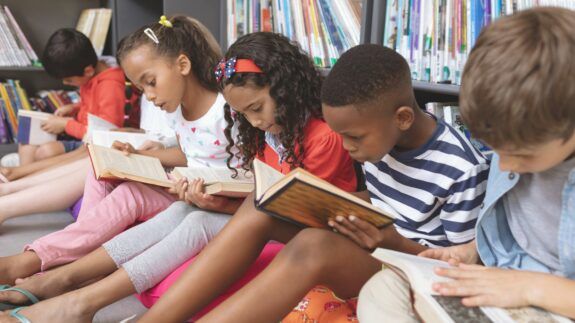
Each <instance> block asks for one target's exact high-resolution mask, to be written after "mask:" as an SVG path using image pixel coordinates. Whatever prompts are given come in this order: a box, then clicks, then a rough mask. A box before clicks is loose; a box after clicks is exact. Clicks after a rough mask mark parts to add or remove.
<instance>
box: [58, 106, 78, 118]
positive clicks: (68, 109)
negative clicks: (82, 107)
mask: <svg viewBox="0 0 575 323" xmlns="http://www.w3.org/2000/svg"><path fill="white" fill-rule="evenodd" d="M73 112H74V105H73V104H66V105H63V106H61V107H59V108H58V109H57V110H56V111H55V112H54V115H55V116H58V117H67V116H70V115H71V114H72V113H73Z"/></svg>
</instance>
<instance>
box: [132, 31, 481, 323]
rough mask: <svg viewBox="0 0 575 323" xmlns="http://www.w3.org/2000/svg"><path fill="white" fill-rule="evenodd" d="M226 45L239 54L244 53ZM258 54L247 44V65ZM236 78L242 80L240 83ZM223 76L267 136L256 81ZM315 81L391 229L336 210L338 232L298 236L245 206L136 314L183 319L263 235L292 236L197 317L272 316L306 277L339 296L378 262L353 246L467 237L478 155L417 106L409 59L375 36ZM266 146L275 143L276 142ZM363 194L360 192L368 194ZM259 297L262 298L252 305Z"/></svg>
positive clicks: (238, 268)
mask: <svg viewBox="0 0 575 323" xmlns="http://www.w3.org/2000/svg"><path fill="white" fill-rule="evenodd" d="M238 42H239V40H238ZM266 46H270V45H266ZM230 52H231V53H228V55H229V56H237V59H238V60H239V59H240V58H244V57H246V56H245V55H246V53H247V51H246V53H242V55H239V54H238V55H234V54H235V53H234V52H233V51H232V50H231V49H230ZM259 52H260V51H259V50H252V51H251V52H250V57H255V59H254V60H255V62H256V64H258V66H259V64H260V63H259V60H257V55H258V53H259ZM283 59H284V56H282V57H281V58H279V57H278V58H276V59H270V58H268V59H267V60H263V61H262V63H261V64H262V65H264V64H270V65H274V64H275V65H276V66H275V67H274V69H277V70H279V71H282V70H283V68H282V66H277V64H276V63H275V62H277V61H278V60H279V61H281V60H283ZM292 66H294V65H290V68H293V67H292ZM230 70H233V69H230ZM265 73H267V72H265V70H264V76H265V75H266V74H265ZM272 80H273V78H272ZM236 82H239V84H247V86H246V88H247V89H246V88H241V87H238V86H237V85H236V84H237V83H236ZM244 82H245V83H244ZM291 84H293V86H294V87H295V88H297V87H299V86H305V84H302V83H300V82H292V83H291ZM224 85H225V87H224V94H225V96H226V99H227V100H228V102H229V103H230V105H231V106H232V107H234V109H235V110H236V111H237V112H239V114H238V117H239V118H240V119H242V118H245V119H247V120H249V121H250V122H252V123H254V124H258V126H259V127H261V129H267V130H268V132H270V133H271V132H272V130H274V129H275V128H276V124H275V123H274V122H272V120H269V121H268V120H265V119H263V118H261V117H259V116H260V115H266V114H267V113H268V112H267V110H266V107H267V104H268V103H267V102H268V101H267V100H266V98H265V97H262V96H261V92H259V91H258V88H257V87H256V88H252V87H250V83H249V82H246V81H245V80H243V77H242V75H241V74H239V75H233V76H232V78H230V80H228V81H224ZM264 85H265V83H264ZM240 89H241V90H242V91H240ZM323 89H324V91H323V98H324V103H325V105H324V109H323V115H324V117H325V118H326V120H327V121H328V122H329V123H330V125H331V126H332V127H333V128H334V130H335V131H336V132H340V133H341V134H343V140H344V148H346V149H347V150H349V151H350V152H351V155H352V157H354V158H356V159H357V160H359V161H367V162H369V163H366V165H365V169H366V174H367V180H368V188H369V192H370V195H371V197H372V200H373V203H375V204H376V205H377V203H387V204H389V205H391V206H392V207H393V208H394V209H395V210H396V211H397V213H399V214H400V217H399V218H398V219H397V220H396V226H392V227H387V228H385V229H383V230H382V231H379V230H378V229H377V228H375V227H373V226H370V225H368V224H367V223H363V222H361V221H359V220H358V219H356V218H354V217H351V218H347V217H346V218H344V217H338V218H337V219H338V220H339V221H341V222H340V223H332V225H334V227H335V228H337V230H338V231H339V232H340V233H341V234H338V233H334V232H331V231H329V230H321V229H305V230H304V231H303V232H301V233H299V232H300V231H301V229H302V228H301V227H297V226H295V225H292V224H291V223H289V222H286V221H282V220H279V219H276V218H275V217H271V216H268V215H266V214H264V213H261V212H259V211H257V210H256V209H255V208H254V206H253V204H251V203H250V204H244V205H242V207H241V208H240V210H238V212H237V213H236V214H235V215H234V217H233V218H232V219H231V220H230V222H229V223H228V224H227V225H226V227H224V229H223V230H222V232H220V234H219V235H218V236H217V237H216V238H215V239H214V240H213V241H212V242H211V243H210V244H208V246H207V247H206V248H205V249H204V250H203V251H202V253H200V255H199V256H198V257H197V258H196V260H195V262H194V263H193V264H192V265H191V266H190V267H189V268H188V269H187V271H186V272H184V274H183V275H182V276H181V277H180V279H179V281H178V282H177V283H176V284H175V285H173V286H172V288H171V289H170V290H169V291H168V292H167V293H166V294H165V295H164V296H163V297H162V298H161V299H160V300H159V301H158V303H156V305H155V306H154V307H152V309H151V310H150V311H148V312H147V313H146V314H145V316H144V317H143V318H142V319H141V321H142V322H155V321H158V320H160V319H161V320H162V321H164V322H177V321H182V320H184V319H186V318H188V317H190V316H191V315H192V314H193V313H195V312H197V311H198V310H199V309H200V308H201V307H202V306H204V305H205V304H207V303H208V302H209V301H210V300H211V299H213V298H214V297H215V296H216V295H218V294H219V293H221V292H222V291H223V290H224V289H225V288H226V287H227V286H229V284H230V283H231V282H233V281H234V280H235V279H237V278H238V277H239V276H240V275H241V274H242V273H243V271H244V270H245V269H246V268H247V266H248V265H249V264H250V263H251V262H252V261H253V260H254V259H255V257H256V256H257V255H258V253H259V251H260V250H261V248H262V247H263V246H264V244H265V243H266V242H267V241H269V240H276V241H281V242H288V241H290V240H291V239H292V238H294V237H296V238H295V240H292V241H290V242H289V244H288V245H287V246H286V248H287V249H285V251H282V252H281V253H280V254H279V255H278V256H277V257H276V259H275V260H274V261H273V262H272V265H270V267H268V268H267V269H266V270H265V271H264V272H263V273H262V274H260V275H259V276H258V277H257V278H256V279H255V280H253V281H252V282H251V283H249V284H248V285H246V286H245V287H244V288H243V289H242V290H240V291H239V292H238V293H236V294H235V295H234V296H232V298H230V299H228V300H227V301H226V302H224V303H222V305H221V306H219V307H218V308H216V310H214V311H212V312H210V313H209V314H208V315H207V316H206V317H204V319H205V320H206V321H215V322H230V321H234V322H237V321H245V322H253V321H265V322H273V321H279V320H281V319H282V317H284V316H285V315H287V314H288V313H289V312H290V310H291V309H293V308H294V307H295V305H297V302H298V301H299V300H301V299H302V297H303V296H304V295H305V294H306V293H307V292H308V291H309V290H310V289H312V287H314V286H316V285H317V284H325V285H328V286H329V287H332V288H333V289H334V291H335V292H336V293H337V294H338V295H340V296H341V297H345V298H348V297H353V296H356V295H357V294H358V292H359V289H360V287H361V286H362V285H363V283H364V282H365V281H367V279H368V278H369V277H370V276H371V275H373V274H375V273H376V272H377V270H378V269H379V268H380V267H381V263H379V262H377V261H376V260H375V259H373V258H372V257H371V256H370V255H369V253H368V252H367V251H366V250H364V249H363V248H366V249H370V248H373V247H375V246H377V245H383V246H389V247H393V248H396V249H399V250H404V251H409V252H411V253H416V252H419V251H421V250H424V249H425V248H427V247H429V246H431V247H434V246H442V245H451V244H457V243H464V242H467V241H469V240H470V239H472V238H473V225H474V222H475V218H476V216H477V212H478V209H479V205H480V203H481V200H482V199H483V195H484V186H485V179H486V174H487V169H488V165H487V163H486V160H485V159H484V158H483V157H482V156H481V154H480V153H478V152H477V151H476V150H474V148H473V147H472V146H471V144H470V143H469V142H468V141H467V140H466V139H465V138H463V136H461V135H459V133H457V131H456V130H454V129H452V128H450V127H448V126H447V125H445V124H443V123H441V122H438V121H436V120H435V119H434V118H433V117H431V116H429V115H427V114H425V113H424V112H423V111H422V110H420V109H419V108H418V107H417V104H416V103H415V98H414V95H413V89H412V88H411V81H410V73H409V67H408V65H407V63H406V62H405V60H404V59H403V58H402V57H401V56H400V55H399V54H397V53H395V52H394V51H392V50H389V49H384V48H381V47H378V46H375V45H373V46H370V45H364V46H359V47H357V48H355V49H352V50H350V51H349V52H348V53H346V54H344V55H342V57H341V58H340V60H339V61H338V63H337V64H336V65H335V67H334V68H333V69H332V71H331V72H330V74H329V76H328V78H327V80H326V82H325V84H324V87H323ZM270 93H273V87H272V88H270ZM278 94H284V93H282V92H279V93H278ZM285 95H286V96H287V93H286V94H285ZM304 117H305V115H304ZM280 135H281V134H280ZM268 137H269V136H268ZM251 138H252V140H249V141H243V140H242V141H241V142H242V143H244V144H245V143H246V142H247V143H252V144H254V145H255V143H256V142H257V140H255V139H256V138H257V139H258V140H261V139H259V138H261V137H251ZM269 140H270V139H268V141H269ZM281 142H282V145H285V144H286V143H284V142H283V141H281ZM272 143H273V142H272ZM274 146H276V147H278V145H277V144H276V145H274ZM276 151H282V149H281V146H279V149H276ZM246 156H248V157H249V156H250V155H249V154H246ZM304 156H306V155H305V154H304ZM322 158H324V159H325V162H324V164H323V165H322V169H330V168H329V167H330V166H329V165H330V163H333V160H334V158H333V157H332V155H331V154H329V153H326V154H325V155H324V156H322ZM318 160H319V158H318ZM308 165H309V163H306V161H305V160H304V166H308ZM367 193H368V192H363V193H362V194H361V195H362V196H364V198H365V199H369V197H368V194H367ZM349 219H351V220H349ZM396 227H397V229H395V228H396ZM352 230H353V231H352ZM298 233H299V234H298ZM296 235H297V236H296ZM344 235H346V236H349V238H348V237H346V236H344ZM404 237H405V238H404ZM364 239H365V240H364ZM230 250H233V252H230ZM262 299H265V300H266V304H265V307H262V306H258V304H260V303H261V300H262ZM246 308H251V309H256V308H257V310H254V311H246V310H245V309H246ZM168 309H169V310H168Z"/></svg>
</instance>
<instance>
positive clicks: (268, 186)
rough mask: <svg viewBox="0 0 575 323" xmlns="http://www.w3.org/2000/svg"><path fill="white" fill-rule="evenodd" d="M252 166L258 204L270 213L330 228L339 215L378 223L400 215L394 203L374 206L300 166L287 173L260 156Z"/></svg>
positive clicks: (378, 224)
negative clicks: (379, 206) (268, 163)
mask: <svg viewBox="0 0 575 323" xmlns="http://www.w3.org/2000/svg"><path fill="white" fill-rule="evenodd" d="M253 168H254V174H255V203H256V206H257V208H258V209H261V210H262V211H264V212H266V213H268V214H270V215H271V216H275V217H278V218H281V219H284V220H287V221H290V222H293V223H296V224H298V225H303V226H309V227H316V228H327V227H328V224H327V223H328V221H329V220H330V219H333V218H335V217H336V216H338V215H343V216H349V215H355V216H357V217H358V218H361V219H362V220H365V221H367V222H370V223H371V224H373V225H375V226H376V227H384V226H386V225H389V224H391V223H393V220H394V218H395V217H396V216H397V213H396V212H395V211H394V210H393V209H392V208H391V207H388V208H386V209H380V208H378V207H375V206H374V205H372V204H371V203H369V202H367V201H364V200H362V199H360V198H359V197H356V196H354V195H353V194H350V193H348V192H346V191H344V190H342V189H340V188H338V187H336V186H334V185H332V184H330V183H328V182H327V181H324V180H323V179H320V178H318V177H316V176H314V175H313V174H311V173H309V172H307V171H305V170H303V169H301V168H296V169H294V170H292V171H291V172H290V173H288V174H287V175H285V176H284V175H283V174H282V173H280V172H278V171H277V170H275V169H274V168H272V167H271V166H269V165H267V164H265V163H264V162H262V161H260V160H258V159H255V160H254V163H253Z"/></svg>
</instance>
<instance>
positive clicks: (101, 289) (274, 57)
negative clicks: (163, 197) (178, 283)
mask: <svg viewBox="0 0 575 323" xmlns="http://www.w3.org/2000/svg"><path fill="white" fill-rule="evenodd" d="M217 75H218V79H219V80H220V83H221V85H222V87H223V93H224V95H225V97H226V100H227V101H228V102H229V104H230V105H231V106H232V107H233V109H234V111H235V112H234V113H233V114H232V113H231V111H230V107H229V106H228V105H226V116H227V120H228V124H227V127H226V136H227V138H228V140H229V144H228V146H227V151H228V152H229V154H230V156H229V157H230V159H228V162H227V163H228V166H229V167H232V166H234V163H233V162H232V161H233V160H234V159H235V158H240V159H242V161H243V163H242V165H244V166H243V167H244V169H246V170H247V169H248V166H247V165H249V164H250V162H251V161H252V160H253V159H254V158H259V159H261V160H262V161H264V162H265V163H267V164H269V165H270V166H272V167H274V168H275V169H277V170H281V171H282V172H284V173H286V172H288V171H289V170H290V169H292V168H294V167H295V166H302V167H305V168H306V169H308V170H309V171H310V172H312V173H315V174H317V175H318V176H320V177H321V178H324V179H326V180H328V181H330V182H332V183H334V184H335V185H337V186H339V187H340V188H342V189H344V190H346V191H353V190H355V188H356V176H355V172H354V169H353V165H352V160H351V158H350V157H349V155H348V154H347V152H346V151H345V150H344V149H343V146H342V140H341V137H340V136H339V135H337V134H336V133H334V132H333V131H331V130H330V129H329V127H328V126H327V124H326V123H325V122H324V121H323V120H322V119H321V105H320V97H319V94H320V85H321V83H320V76H319V73H318V71H316V70H315V68H314V67H313V64H312V62H311V60H310V59H309V58H308V57H307V56H306V55H305V54H304V53H302V52H301V51H300V50H299V48H298V47H296V46H294V45H292V44H290V43H289V40H288V39H287V38H285V37H284V36H281V35H278V34H272V33H252V34H249V35H246V36H244V37H241V38H240V39H238V40H237V42H236V43H234V44H233V45H232V46H231V47H230V49H229V50H228V53H227V54H226V59H225V60H223V61H222V62H220V64H219V65H218V68H217ZM237 122H239V127H238V136H237V139H235V138H234V137H233V136H232V129H233V128H234V125H235V124H236V123H237ZM235 147H237V148H238V149H239V151H235V150H234V149H235ZM240 171H241V170H240ZM188 193H189V192H188ZM193 194H197V190H196V192H195V193H193ZM252 198H253V197H252ZM179 207H180V208H181V205H180V206H179ZM171 208H172V207H170V209H171ZM246 210H250V211H249V212H250V214H251V212H255V210H253V201H252V200H251V199H250V197H248V198H247V199H246V201H245V203H243V204H242V206H241V208H240V210H239V211H238V213H236V214H235V215H234V216H233V217H231V220H230V221H235V219H236V217H238V216H239V221H240V222H243V221H250V223H252V224H254V225H257V226H258V227H259V229H258V232H259V233H258V234H260V235H261V234H263V233H265V232H266V231H267V229H266V227H268V228H269V222H270V221H271V222H274V223H276V224H277V227H278V229H279V228H281V227H285V228H283V230H285V231H286V232H290V231H296V230H298V228H296V227H294V226H293V225H290V224H287V223H285V222H282V221H274V220H272V219H271V218H269V217H268V216H267V215H264V214H259V213H256V214H258V215H257V217H258V218H257V219H255V220H253V219H250V218H251V216H250V217H246V214H243V213H245V211H246ZM242 211H243V213H242ZM252 216H253V215H252ZM155 220H156V219H152V220H150V221H155ZM227 220H228V219H226V221H227ZM163 221H170V219H169V217H164V218H163ZM257 222H260V223H259V224H258V223H257ZM148 223H150V222H148ZM148 223H143V224H142V225H140V226H138V227H136V228H133V229H131V230H129V231H134V230H138V229H140V227H142V226H146V225H147V224H148ZM204 223H205V225H209V223H207V221H204ZM230 224H231V223H230ZM158 225H160V224H158V223H157V225H156V227H158ZM152 229H153V228H152ZM252 230H253V228H252ZM279 230H282V229H279ZM129 231H126V232H125V233H124V234H122V235H120V236H118V237H117V239H113V240H112V241H110V242H109V243H108V244H105V245H104V248H101V249H99V250H97V251H95V252H94V253H92V254H90V255H88V256H86V257H84V258H82V259H80V260H78V261H77V262H75V263H73V264H70V265H68V266H64V267H61V268H58V269H55V270H54V271H53V272H50V273H46V274H45V275H42V276H46V277H48V276H52V277H53V276H54V275H55V274H57V273H59V275H60V279H61V278H62V277H67V276H66V275H70V274H73V275H74V276H75V277H79V279H78V280H77V281H76V284H81V283H82V282H86V281H89V280H91V279H94V278H97V277H99V276H102V275H105V274H109V273H111V272H112V271H113V270H116V268H117V267H116V266H117V265H122V268H121V269H119V270H117V271H116V272H115V273H114V274H112V275H110V276H108V277H107V278H105V279H103V280H101V281H99V282H97V283H95V284H93V285H89V286H87V287H85V288H82V289H80V290H77V291H74V292H70V293H68V294H65V295H62V296H60V297H57V298H53V299H50V300H47V301H45V302H41V303H39V304H37V305H35V306H32V307H31V308H29V309H27V310H22V312H21V313H22V314H23V315H25V316H27V317H28V318H30V319H33V318H34V317H36V315H38V314H39V313H41V312H43V314H40V315H42V316H43V317H50V318H51V319H52V320H57V321H61V320H68V319H71V318H74V319H78V313H79V312H78V311H76V309H78V310H80V311H84V314H83V316H82V318H88V319H89V318H90V317H91V315H93V314H94V313H95V312H96V310H98V309H99V308H101V307H102V306H104V305H106V304H109V303H111V302H113V301H116V300H119V299H120V298H123V297H125V295H130V294H131V293H134V292H135V291H136V290H138V289H139V287H143V286H147V287H150V286H151V285H153V283H146V285H140V283H141V282H144V281H146V280H150V278H151V277H138V276H134V274H136V273H139V274H140V275H143V274H145V273H144V272H138V271H137V270H136V269H138V266H142V265H144V266H145V267H146V268H148V270H151V271H152V272H148V273H147V275H154V273H153V271H154V270H161V269H162V268H159V267H164V265H163V262H169V259H168V258H174V257H177V255H174V253H173V251H174V250H179V249H180V248H179V247H178V246H177V245H175V244H177V243H178V242H177V241H175V240H173V239H172V241H171V242H169V241H167V240H169V239H170V237H169V236H168V237H166V239H164V241H162V242H160V243H158V244H157V245H156V246H154V247H152V248H150V249H148V250H145V251H143V253H142V254H141V255H140V256H137V257H135V258H133V259H131V260H129V259H125V260H126V261H127V262H125V263H117V264H116V262H115V261H116V260H117V259H119V258H118V257H117V250H114V249H113V248H110V247H112V246H116V247H120V246H121V244H127V243H129V244H131V245H134V247H135V245H137V244H140V243H143V244H146V242H144V241H147V240H148V239H146V238H145V237H143V236H141V234H138V235H136V236H134V235H132V233H129ZM148 232H149V231H148ZM251 233H252V235H253V233H254V232H253V231H252V232H251ZM149 234H152V233H149ZM124 235H125V238H127V237H128V236H130V237H132V239H131V240H132V241H130V240H126V239H125V238H122V236H124ZM244 236H245V234H243V235H242V237H241V239H240V236H238V239H236V241H235V242H234V244H236V247H235V248H238V247H240V245H242V246H241V247H242V248H245V246H243V244H246V243H249V244H252V243H254V242H253V241H250V240H256V239H257V240H258V241H260V243H262V245H261V246H260V247H259V249H261V248H263V246H264V245H265V243H266V242H267V241H268V239H265V238H256V239H250V238H248V239H246V237H244ZM134 238H136V239H137V240H135V241H134V240H133V239H134ZM197 238H198V237H196V236H194V235H189V236H188V237H182V236H180V239H197ZM114 240H116V241H114ZM244 240H245V241H244ZM165 242H169V243H170V244H169V245H170V246H172V247H171V248H170V249H168V250H166V249H165V248H166V247H167V246H165V245H164V246H163V247H162V248H161V250H164V251H163V253H159V252H158V251H160V249H158V250H154V249H157V248H156V247H160V246H161V244H164V243H165ZM174 243H175V244H174ZM181 243H183V242H180V244H181ZM123 248H124V249H125V248H126V246H124V247H123ZM137 248H142V247H141V246H138V247H137ZM174 248H176V249H174ZM140 250H141V249H140ZM134 251H136V252H137V250H136V249H134ZM177 252H178V251H176V253H177ZM254 252H256V253H255V254H254V256H255V257H257V255H258V254H259V251H257V250H254ZM107 253H108V254H107ZM226 253H227V252H226ZM114 254H116V256H113V255H114ZM122 257H124V255H122ZM128 257H129V256H128ZM227 257H228V256H227V255H225V256H217V257H213V256H212V258H210V259H209V260H208V261H210V262H214V263H216V264H217V263H220V264H218V265H217V266H216V268H222V269H223V268H224V267H221V266H222V265H221V263H226V260H225V258H227ZM124 258H126V257H124ZM144 259H148V260H147V262H149V263H150V264H152V265H153V266H150V265H145V263H142V261H143V260H144ZM246 265H249V262H247V263H246ZM154 266H155V267H158V268H155V269H154V268H153V267H154ZM74 268H75V269H74ZM226 269H229V268H226ZM42 278H43V277H38V278H36V277H34V278H32V279H33V280H36V281H39V280H38V279H42ZM237 278H238V276H236V277H235V279H237ZM32 279H31V280H32ZM230 279H233V278H230ZM44 281H46V280H44ZM52 281H55V280H52ZM150 284H151V285H150ZM38 285H40V284H38ZM52 286H53V287H54V288H44V289H39V288H36V289H35V290H38V291H42V292H43V291H48V290H50V293H52V292H54V291H56V292H58V293H61V292H62V290H63V289H71V288H73V287H74V286H65V287H63V285H61V284H60V285H59V286H56V285H52ZM36 287H38V286H36ZM44 287H45V286H44ZM55 294H56V293H52V294H49V295H48V296H52V295H55ZM77 294H81V295H82V296H80V297H78V295H77ZM93 295H98V296H97V297H94V296H93ZM72 299H74V302H75V303H76V305H75V306H74V307H68V308H70V309H73V310H71V311H69V312H64V311H61V310H59V307H61V306H62V304H64V303H67V302H69V301H70V300H72ZM94 300H97V301H96V302H94ZM177 305H181V306H184V307H185V306H186V302H182V303H181V304H179V303H178V304H177ZM86 313H89V314H86Z"/></svg>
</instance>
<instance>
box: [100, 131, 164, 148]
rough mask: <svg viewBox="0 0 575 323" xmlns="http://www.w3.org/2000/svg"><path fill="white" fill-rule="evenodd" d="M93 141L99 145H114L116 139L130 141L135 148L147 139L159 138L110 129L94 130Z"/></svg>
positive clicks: (124, 141)
mask: <svg viewBox="0 0 575 323" xmlns="http://www.w3.org/2000/svg"><path fill="white" fill-rule="evenodd" d="M91 139H92V140H91V143H92V144H94V145H98V146H104V147H112V144H113V143H114V141H119V142H123V143H129V144H130V145H132V146H133V147H134V148H136V149H138V148H140V147H141V146H142V145H143V144H144V142H146V140H155V141H157V140H158V139H159V138H157V137H156V136H152V135H148V134H145V133H136V132H120V131H109V130H95V131H93V132H92V138H91Z"/></svg>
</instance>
